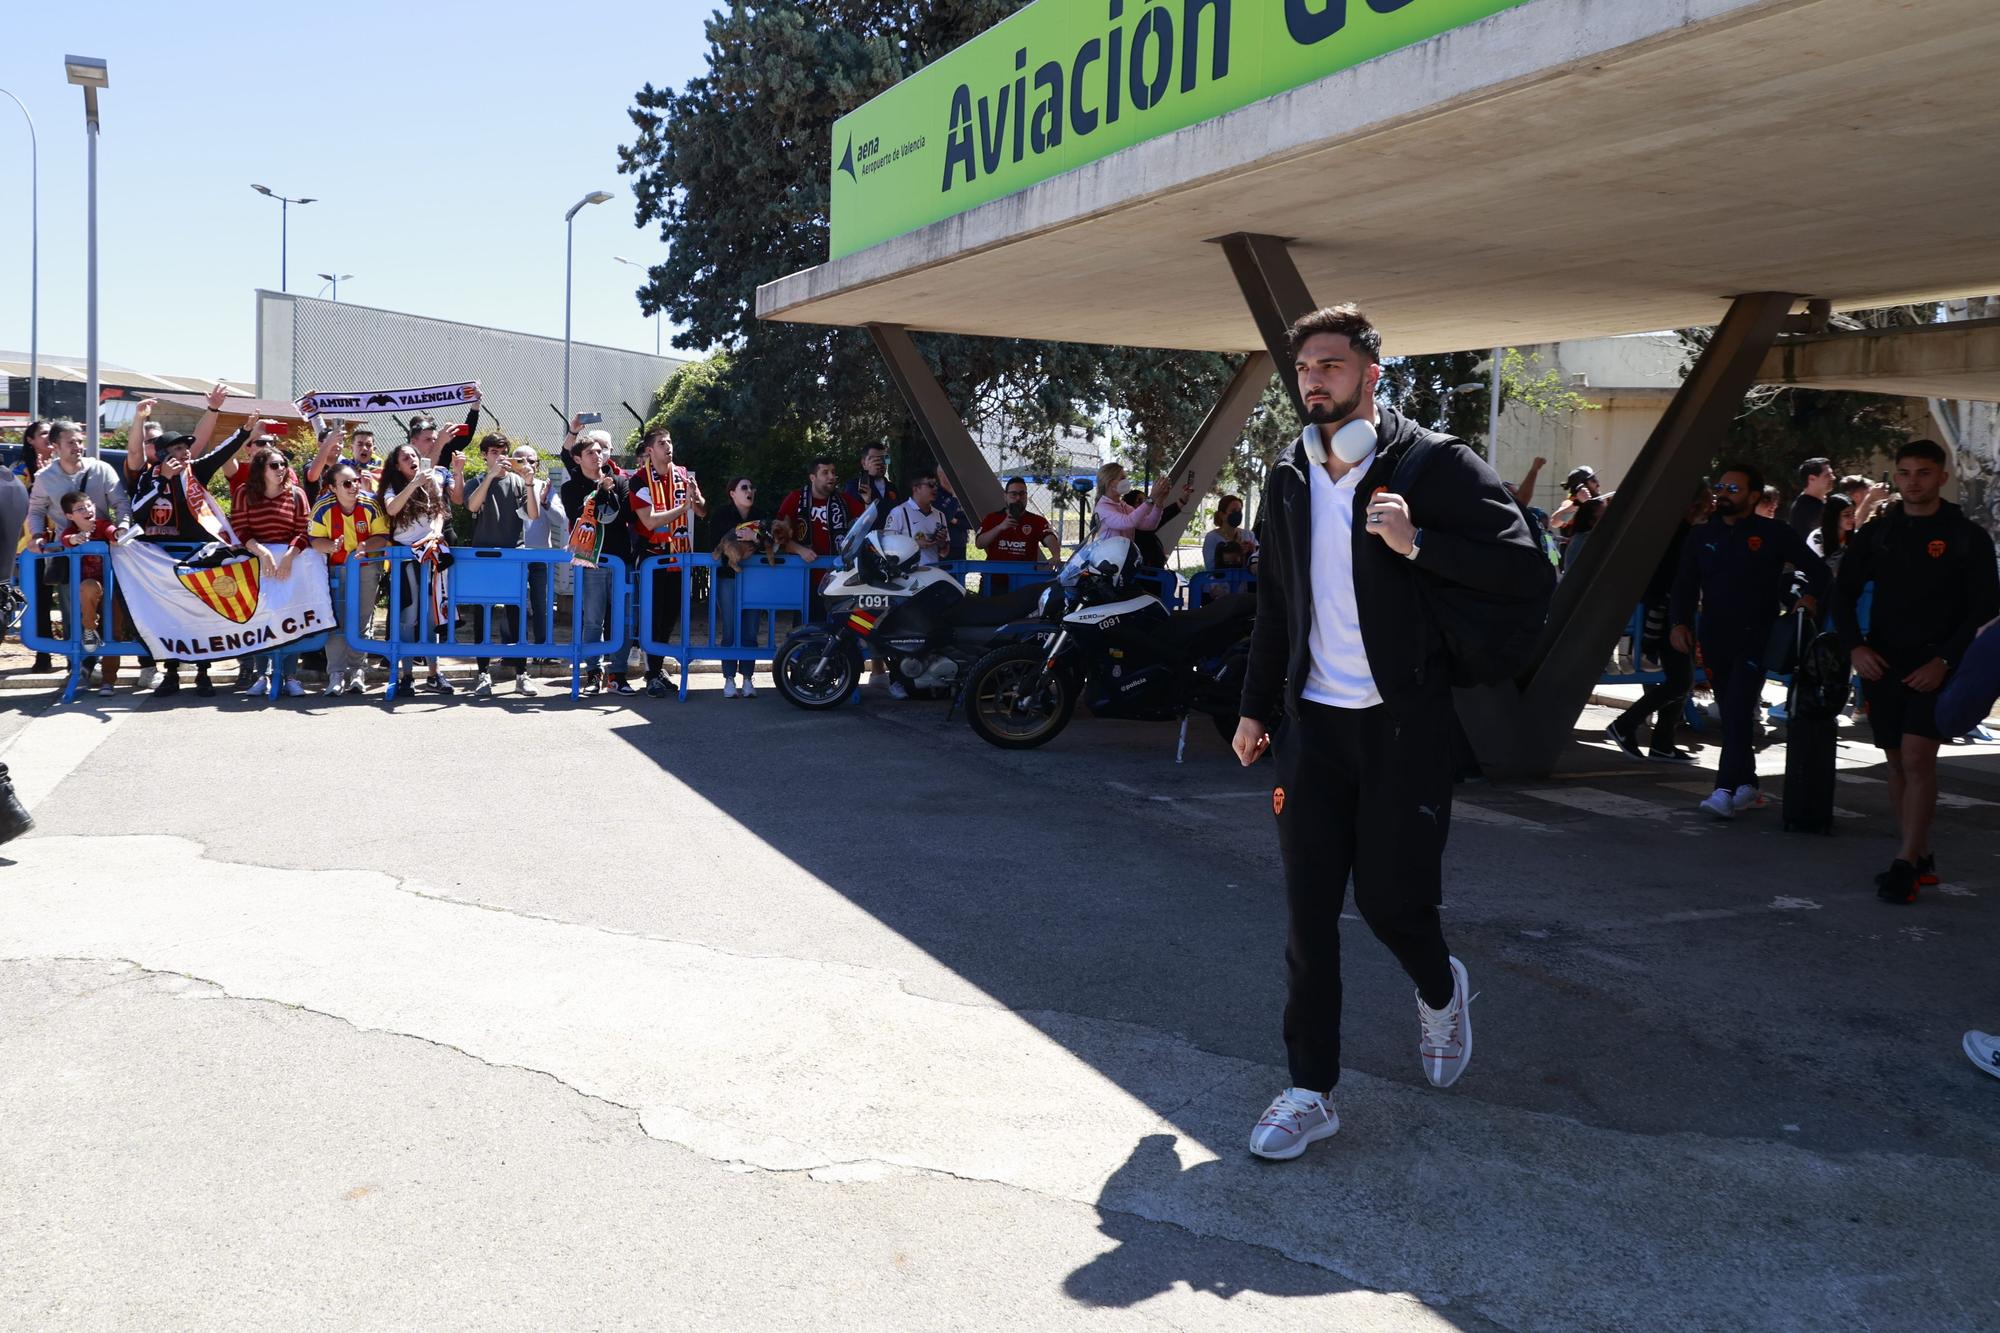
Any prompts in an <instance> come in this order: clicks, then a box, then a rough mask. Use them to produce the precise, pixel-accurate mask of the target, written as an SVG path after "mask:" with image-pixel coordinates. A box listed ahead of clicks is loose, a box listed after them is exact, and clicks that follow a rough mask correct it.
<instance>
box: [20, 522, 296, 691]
mask: <svg viewBox="0 0 2000 1333" xmlns="http://www.w3.org/2000/svg"><path fill="white" fill-rule="evenodd" d="M150 545H154V546H156V547H158V548H159V549H160V550H163V551H165V552H166V553H167V554H169V555H172V556H174V557H175V558H176V559H179V558H181V557H184V556H188V555H192V554H193V553H194V552H195V551H196V550H197V549H199V548H197V547H196V546H195V545H194V544H193V543H190V542H155V543H150ZM85 556H98V557H100V558H101V559H103V561H104V578H103V579H102V580H101V582H102V583H103V585H104V597H103V600H102V601H100V602H99V603H98V619H99V621H100V622H103V623H106V624H108V625H109V626H110V627H111V628H114V629H115V628H116V626H117V623H118V620H119V615H118V612H117V607H118V605H119V603H118V561H117V557H116V555H115V554H114V553H113V551H112V548H111V547H110V546H109V545H108V544H107V543H104V542H84V543H82V544H81V545H78V546H71V547H65V548H64V549H63V550H61V551H52V552H46V553H44V552H40V551H34V550H27V551H22V552H21V553H20V555H19V557H18V559H19V562H20V563H19V565H18V566H17V568H19V569H20V570H21V580H22V582H21V591H22V592H23V593H24V594H26V596H27V599H28V600H27V605H26V607H25V609H24V610H23V611H22V613H21V645H22V646H23V647H25V648H30V649H32V650H34V651H35V652H38V653H48V654H49V655H50V656H52V657H64V658H67V659H68V660H69V673H68V676H67V677H66V678H65V680H64V681H63V691H62V702H63V703H69V702H71V701H72V700H74V699H75V698H76V694H77V691H78V690H79V689H80V688H81V687H82V685H83V664H84V661H85V659H86V658H92V657H130V658H135V659H136V658H142V657H151V656H152V655H153V650H152V649H151V648H149V647H148V646H147V645H146V644H145V643H144V642H143V641H141V640H139V639H137V638H132V639H119V638H116V637H114V636H112V635H111V634H103V635H101V636H100V638H101V642H99V644H98V645H97V646H96V647H95V648H93V649H90V650H89V651H85V649H84V644H83V633H84V624H83V617H82V616H81V615H80V614H77V608H79V607H80V606H81V605H82V597H83V559H84V557H85ZM54 560H61V561H64V562H65V563H66V564H67V565H68V577H67V580H66V581H65V584H64V590H65V593H66V594H67V595H66V596H65V597H64V598H63V599H62V606H63V607H64V608H66V609H65V610H64V612H63V633H62V637H61V638H55V637H52V636H46V635H42V634H38V633H36V632H35V631H34V626H35V625H36V624H37V623H38V612H39V610H40V607H41V599H42V598H43V597H44V596H46V595H47V593H48V588H47V585H46V584H44V583H43V581H42V574H41V566H42V564H43V563H44V562H47V561H54ZM124 618H125V619H126V620H128V621H129V620H130V619H131V616H130V615H129V614H128V615H126V616H125V617H124ZM134 632H135V634H136V630H135V631H134ZM325 646H326V635H324V634H309V635H307V636H306V637H305V638H302V639H295V640H293V641H292V642H291V643H288V644H286V645H285V646H284V647H283V648H281V649H273V650H272V651H274V652H277V653H280V654H282V655H283V656H285V657H297V656H299V655H301V654H303V653H310V652H314V651H316V650H318V649H321V648H324V647H325ZM273 683H274V685H275V683H276V682H275V681H274V682H273ZM282 694H283V691H282V690H279V689H276V688H273V689H272V691H271V702H273V703H276V702H277V701H278V699H279V698H280V697H281V696H282Z"/></svg>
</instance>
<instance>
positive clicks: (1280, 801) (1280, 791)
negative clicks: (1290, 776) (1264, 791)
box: [1271, 787, 1285, 815]
mask: <svg viewBox="0 0 2000 1333" xmlns="http://www.w3.org/2000/svg"><path fill="white" fill-rule="evenodd" d="M1271 813H1272V814H1274V815H1282V814H1284V813H1285V789H1284V788H1283V787H1273V788H1272V789H1271Z"/></svg>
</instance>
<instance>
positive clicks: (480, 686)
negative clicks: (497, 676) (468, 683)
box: [472, 671, 493, 699]
mask: <svg viewBox="0 0 2000 1333" xmlns="http://www.w3.org/2000/svg"><path fill="white" fill-rule="evenodd" d="M472 697H473V698H475V699H491V698H492V697H493V677H491V676H489V675H487V674H486V673H485V672H484V671H482V672H480V673H479V678H478V679H477V680H475V681H473V682H472Z"/></svg>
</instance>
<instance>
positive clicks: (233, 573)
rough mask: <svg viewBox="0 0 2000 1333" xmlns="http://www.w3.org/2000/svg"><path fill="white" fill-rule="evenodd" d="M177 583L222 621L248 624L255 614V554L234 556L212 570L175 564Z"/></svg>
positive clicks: (256, 591)
mask: <svg viewBox="0 0 2000 1333" xmlns="http://www.w3.org/2000/svg"><path fill="white" fill-rule="evenodd" d="M174 573H175V574H176V575H178V576H179V578H180V581H181V586H182V587H184V588H186V589H187V590H188V591H189V592H191V593H193V594H194V595H195V596H196V597H198V598H200V599H201V604H202V605H203V606H206V607H207V608H208V609H209V610H211V611H213V612H215V613H216V614H217V615H219V616H221V617H223V618H224V619H225V620H229V621H233V622H234V623H236V624H238V625H243V624H248V623H249V620H250V617H251V616H254V615H256V614H257V593H258V587H257V582H258V569H257V559H256V557H255V556H247V555H246V556H238V557H237V558H236V559H233V560H230V561H229V562H227V563H226V564H221V565H217V566H216V567H215V568H213V569H186V568H182V567H176V568H175V570H174Z"/></svg>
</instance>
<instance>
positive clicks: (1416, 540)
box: [1403, 528, 1424, 560]
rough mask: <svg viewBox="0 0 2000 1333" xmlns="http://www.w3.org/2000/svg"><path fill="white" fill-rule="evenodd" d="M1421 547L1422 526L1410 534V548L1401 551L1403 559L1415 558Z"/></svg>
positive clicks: (1422, 539)
mask: <svg viewBox="0 0 2000 1333" xmlns="http://www.w3.org/2000/svg"><path fill="white" fill-rule="evenodd" d="M1423 549H1424V530H1423V529H1422V528H1418V529H1417V530H1416V531H1415V532H1413V533H1411V534H1410V549H1409V550H1407V551H1405V552H1403V558H1404V559H1405V560H1415V559H1416V558H1417V552H1418V551H1421V550H1423Z"/></svg>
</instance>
